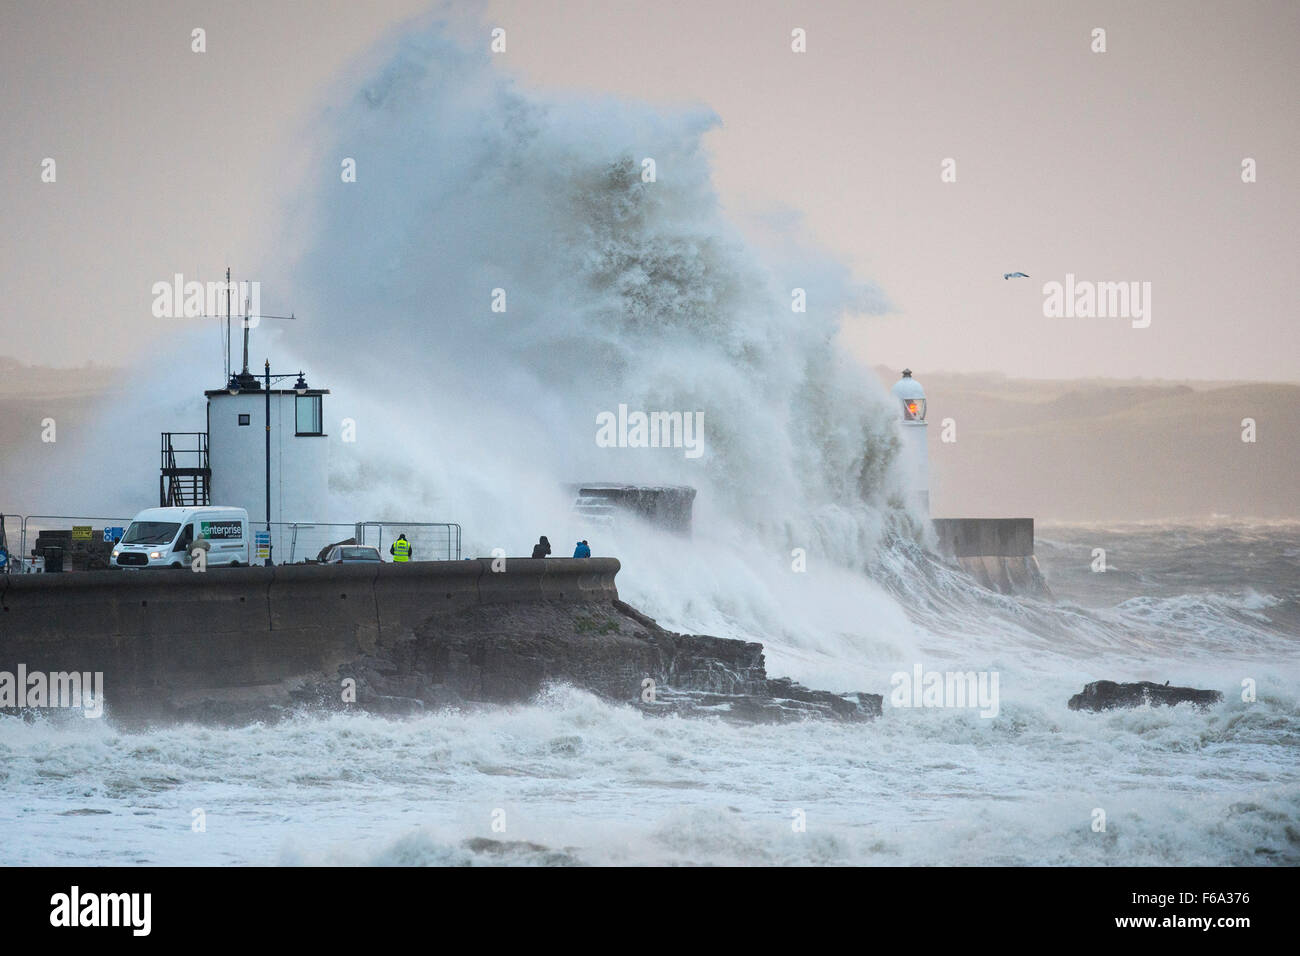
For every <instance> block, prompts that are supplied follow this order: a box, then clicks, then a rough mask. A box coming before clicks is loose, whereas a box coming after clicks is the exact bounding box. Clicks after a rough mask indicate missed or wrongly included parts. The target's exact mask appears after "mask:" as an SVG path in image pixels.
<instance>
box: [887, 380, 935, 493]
mask: <svg viewBox="0 0 1300 956" xmlns="http://www.w3.org/2000/svg"><path fill="white" fill-rule="evenodd" d="M890 393H891V394H892V395H893V396H894V398H895V400H896V401H897V402H898V408H899V418H898V431H899V437H900V439H901V440H902V444H903V449H902V454H901V455H900V460H901V462H902V467H903V475H904V480H905V481H906V483H907V489H908V492H909V494H910V497H911V499H912V500H913V501H915V502H916V503H917V506H918V507H919V508H920V509H921V511H922V512H923V513H924V514H925V515H926V516H927V517H928V516H929V514H930V452H929V450H928V448H927V447H926V431H925V389H923V388H922V387H921V383H920V382H918V381H917V380H916V379H914V378H912V370H911V369H910V368H905V369H903V377H902V378H900V379H899V380H898V381H897V382H895V383H894V387H893V388H892V389H891V390H890Z"/></svg>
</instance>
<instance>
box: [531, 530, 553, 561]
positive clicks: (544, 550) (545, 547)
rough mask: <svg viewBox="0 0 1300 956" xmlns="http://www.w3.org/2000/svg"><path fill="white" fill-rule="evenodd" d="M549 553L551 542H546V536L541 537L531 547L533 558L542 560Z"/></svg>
mask: <svg viewBox="0 0 1300 956" xmlns="http://www.w3.org/2000/svg"><path fill="white" fill-rule="evenodd" d="M550 553H551V542H549V541H547V540H546V535H542V536H541V537H540V538H538V539H537V543H536V544H535V545H533V557H534V558H544V557H546V556H547V555H548V554H550Z"/></svg>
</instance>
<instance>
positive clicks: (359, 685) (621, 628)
mask: <svg viewBox="0 0 1300 956" xmlns="http://www.w3.org/2000/svg"><path fill="white" fill-rule="evenodd" d="M348 678H351V679H352V680H353V681H355V689H356V700H355V706H357V707H359V708H362V709H365V710H371V711H376V712H381V713H411V712H419V711H421V710H424V709H426V708H440V707H446V706H475V705H478V704H514V703H525V702H527V701H529V700H532V699H534V698H535V697H536V696H537V695H538V694H539V693H541V692H542V691H544V690H545V689H546V688H547V687H548V686H550V685H553V684H560V683H562V684H569V685H572V686H574V687H578V688H581V689H583V690H587V691H590V692H591V693H593V694H596V695H597V696H599V697H602V698H604V699H606V700H608V701H610V702H614V703H626V704H630V705H633V706H636V707H638V708H639V709H641V710H642V711H643V712H645V713H647V714H650V715H656V716H667V715H673V714H676V715H682V716H691V717H699V716H716V717H721V718H723V719H727V720H731V721H745V722H781V721H789V720H802V719H806V718H826V719H832V720H849V721H856V720H866V719H869V718H872V717H877V716H879V715H880V713H881V697H880V695H878V694H863V693H853V694H844V695H841V694H833V693H830V692H828V691H815V690H809V689H808V688H806V687H803V686H802V685H800V684H797V683H795V682H794V681H791V680H789V679H787V678H779V679H771V678H769V677H768V676H767V672H766V669H765V666H764V661H763V646H762V645H761V644H757V643H753V642H749V641H738V640H731V639H727V638H719V637H709V636H706V635H697V634H677V633H675V632H672V631H668V630H665V629H664V628H661V627H659V625H658V624H656V623H655V621H654V620H653V619H651V618H649V617H646V616H645V615H644V614H641V613H640V612H638V611H637V610H636V609H634V608H632V607H630V606H629V605H627V604H625V603H623V602H622V601H619V600H615V601H613V602H610V603H606V604H565V603H549V602H543V603H532V602H529V603H520V604H515V605H510V606H505V607H502V606H495V607H487V606H480V607H471V608H467V609H464V610H461V611H456V612H451V613H447V614H442V615H437V616H435V617H432V618H430V619H429V620H428V621H427V622H425V623H424V624H423V625H422V626H421V627H418V628H416V629H415V632H414V634H413V635H412V636H411V637H410V638H409V639H406V640H402V641H399V642H396V643H394V644H392V645H389V646H382V647H380V648H376V650H375V652H373V653H369V654H365V655H363V656H360V657H358V658H357V659H356V660H353V661H349V662H347V663H344V664H342V665H340V667H339V669H338V672H337V674H334V675H330V676H329V677H324V676H323V675H322V676H321V677H320V678H319V679H317V680H314V681H312V682H310V683H308V684H307V685H305V686H304V687H303V689H302V690H301V691H300V692H299V693H298V694H297V695H296V696H297V698H298V700H299V701H301V702H304V703H308V702H310V703H314V704H326V705H331V706H338V705H333V704H332V701H336V700H338V699H339V686H340V684H341V682H342V681H344V680H346V679H348Z"/></svg>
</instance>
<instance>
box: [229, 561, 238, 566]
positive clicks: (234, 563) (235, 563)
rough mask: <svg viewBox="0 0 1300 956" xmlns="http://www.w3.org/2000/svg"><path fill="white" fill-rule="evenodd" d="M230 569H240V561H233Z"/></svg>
mask: <svg viewBox="0 0 1300 956" xmlns="http://www.w3.org/2000/svg"><path fill="white" fill-rule="evenodd" d="M230 567H232V568H237V567H239V562H238V561H231V562H230Z"/></svg>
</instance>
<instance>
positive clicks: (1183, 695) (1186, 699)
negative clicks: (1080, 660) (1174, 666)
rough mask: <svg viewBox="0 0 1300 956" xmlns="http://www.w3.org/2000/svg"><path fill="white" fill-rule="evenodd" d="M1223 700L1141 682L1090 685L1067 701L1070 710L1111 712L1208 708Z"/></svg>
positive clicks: (1215, 695) (1188, 689)
mask: <svg viewBox="0 0 1300 956" xmlns="http://www.w3.org/2000/svg"><path fill="white" fill-rule="evenodd" d="M1221 700H1223V694H1221V693H1219V692H1218V691H1217V690H1198V689H1196V688H1195V687H1170V686H1169V685H1168V684H1152V683H1151V682H1150V681H1141V682H1140V683H1136V684H1117V683H1115V681H1112V680H1099V681H1093V682H1092V683H1091V684H1088V685H1087V686H1086V687H1084V688H1083V691H1082V692H1081V693H1078V694H1075V695H1074V696H1073V697H1071V698H1070V709H1071V710H1092V711H1098V710H1111V709H1112V708H1115V707H1144V706H1148V705H1149V706H1151V707H1172V706H1173V705H1175V704H1185V703H1191V704H1195V705H1196V706H1198V707H1208V706H1209V705H1210V704H1217V703H1218V702H1219V701H1221Z"/></svg>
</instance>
